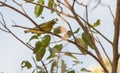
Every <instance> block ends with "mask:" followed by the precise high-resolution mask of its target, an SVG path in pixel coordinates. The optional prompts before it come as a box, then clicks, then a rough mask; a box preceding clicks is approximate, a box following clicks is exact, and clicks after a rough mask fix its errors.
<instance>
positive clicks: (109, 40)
mask: <svg viewBox="0 0 120 73" xmlns="http://www.w3.org/2000/svg"><path fill="white" fill-rule="evenodd" d="M79 18H80V19H82V20H83V21H84V22H85V23H86V24H87V25H88V26H89V27H91V28H92V29H93V30H95V31H96V32H97V33H98V34H99V35H101V36H102V37H103V38H104V39H105V40H106V41H108V42H109V43H110V44H113V43H112V42H111V41H110V40H109V39H108V38H106V37H105V36H104V35H103V34H102V33H101V32H100V31H98V30H97V29H95V28H94V27H93V26H92V25H91V24H89V23H88V22H87V21H86V20H84V19H83V18H82V17H81V16H79Z"/></svg>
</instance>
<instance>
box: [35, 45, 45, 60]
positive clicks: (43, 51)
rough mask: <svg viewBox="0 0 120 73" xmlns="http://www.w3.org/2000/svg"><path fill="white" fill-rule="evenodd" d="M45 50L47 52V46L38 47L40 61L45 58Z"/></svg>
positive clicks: (37, 57)
mask: <svg viewBox="0 0 120 73" xmlns="http://www.w3.org/2000/svg"><path fill="white" fill-rule="evenodd" d="M45 52H46V48H45V47H40V48H39V49H38V51H37V52H36V53H35V54H36V59H37V61H40V60H41V59H42V58H43V56H44V55H45Z"/></svg>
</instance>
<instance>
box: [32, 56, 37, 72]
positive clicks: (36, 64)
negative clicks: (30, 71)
mask: <svg viewBox="0 0 120 73" xmlns="http://www.w3.org/2000/svg"><path fill="white" fill-rule="evenodd" d="M32 59H33V62H34V63H35V66H36V69H37V73H38V65H37V63H36V61H35V59H34V57H32Z"/></svg>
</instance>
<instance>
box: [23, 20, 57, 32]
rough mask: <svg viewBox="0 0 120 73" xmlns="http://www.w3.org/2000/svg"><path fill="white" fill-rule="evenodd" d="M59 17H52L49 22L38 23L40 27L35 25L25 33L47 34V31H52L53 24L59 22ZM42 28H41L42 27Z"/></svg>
mask: <svg viewBox="0 0 120 73" xmlns="http://www.w3.org/2000/svg"><path fill="white" fill-rule="evenodd" d="M57 21H58V19H57V18H56V19H52V20H50V21H48V22H45V23H42V24H40V25H38V26H39V27H34V28H30V29H27V30H25V31H24V32H25V33H29V32H31V33H34V34H45V33H46V32H50V31H51V30H52V28H53V26H54V25H55V24H56V23H57ZM39 28H40V29H41V30H40V29H39Z"/></svg>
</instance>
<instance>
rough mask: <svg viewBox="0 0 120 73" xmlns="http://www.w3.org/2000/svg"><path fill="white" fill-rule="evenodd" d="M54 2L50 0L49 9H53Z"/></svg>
mask: <svg viewBox="0 0 120 73" xmlns="http://www.w3.org/2000/svg"><path fill="white" fill-rule="evenodd" d="M53 4H54V0H49V2H48V7H50V8H53Z"/></svg>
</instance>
